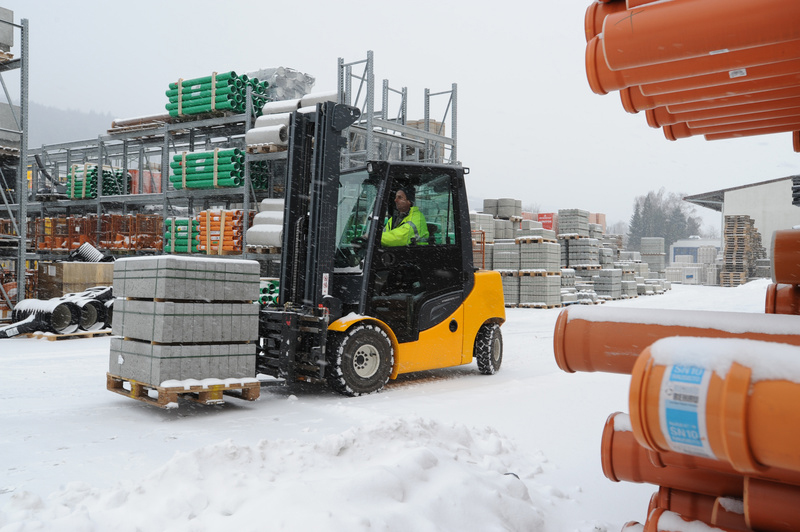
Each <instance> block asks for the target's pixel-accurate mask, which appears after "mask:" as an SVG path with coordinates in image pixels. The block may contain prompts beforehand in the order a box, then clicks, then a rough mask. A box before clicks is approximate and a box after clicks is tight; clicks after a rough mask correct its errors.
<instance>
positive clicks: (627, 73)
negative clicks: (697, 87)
mask: <svg viewBox="0 0 800 532" xmlns="http://www.w3.org/2000/svg"><path fill="white" fill-rule="evenodd" d="M601 40H602V38H601V37H600V36H597V37H594V38H593V39H587V45H586V57H585V61H586V77H587V79H588V81H589V86H590V87H591V89H592V91H593V92H595V93H596V94H608V93H609V92H611V91H615V90H620V89H624V88H626V87H633V86H636V85H642V84H653V83H658V82H667V81H671V80H684V79H687V78H689V79H694V78H696V77H698V76H703V75H709V74H715V73H718V74H719V75H722V76H723V77H729V78H733V77H735V76H736V75H737V74H741V72H740V71H741V70H742V69H751V68H753V67H757V66H760V65H769V64H771V63H778V62H779V61H780V62H788V61H790V60H792V59H800V41H789V42H782V43H777V44H769V45H766V46H758V47H755V48H746V49H744V50H737V51H735V52H730V53H727V54H714V55H707V56H703V57H695V58H693V59H685V60H683V61H671V62H669V63H658V64H655V65H648V66H642V67H637V68H628V69H622V70H611V69H610V68H609V67H608V63H606V58H605V56H604V55H603V49H602V45H601V42H600V41H601ZM746 72H747V74H748V75H751V76H752V72H751V71H750V70H747V71H746ZM643 92H644V89H643ZM669 92H673V91H669Z"/></svg>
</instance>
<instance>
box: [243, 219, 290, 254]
mask: <svg viewBox="0 0 800 532" xmlns="http://www.w3.org/2000/svg"><path fill="white" fill-rule="evenodd" d="M282 243H283V225H278V224H260V225H254V226H253V227H251V228H249V229H248V230H247V245H248V246H266V247H272V248H279V247H281V246H282Z"/></svg>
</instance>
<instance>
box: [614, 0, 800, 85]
mask: <svg viewBox="0 0 800 532" xmlns="http://www.w3.org/2000/svg"><path fill="white" fill-rule="evenodd" d="M798 20H800V2H797V1H796V0H761V1H759V2H731V1H730V0H703V1H702V2H697V1H695V0H672V1H671V2H655V3H652V4H647V5H644V6H640V7H636V8H634V9H630V10H626V11H621V12H618V13H612V14H610V15H608V16H607V17H606V18H605V20H604V22H603V32H602V33H603V41H604V42H603V52H604V54H605V57H606V62H607V63H608V66H609V67H610V68H611V69H612V70H620V69H623V68H634V67H640V66H645V65H654V64H659V63H666V62H669V61H678V60H681V59H689V58H692V57H702V56H705V55H711V54H717V53H727V52H731V51H735V50H741V49H744V48H753V47H756V46H764V45H766V44H774V43H779V42H785V41H791V40H795V39H800V25H798V24H797V21H798Z"/></svg>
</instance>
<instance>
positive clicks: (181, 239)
mask: <svg viewBox="0 0 800 532" xmlns="http://www.w3.org/2000/svg"><path fill="white" fill-rule="evenodd" d="M199 235H200V222H199V221H198V220H197V219H196V218H177V217H174V218H167V219H166V220H164V251H165V252H166V253H197V238H198V236H199Z"/></svg>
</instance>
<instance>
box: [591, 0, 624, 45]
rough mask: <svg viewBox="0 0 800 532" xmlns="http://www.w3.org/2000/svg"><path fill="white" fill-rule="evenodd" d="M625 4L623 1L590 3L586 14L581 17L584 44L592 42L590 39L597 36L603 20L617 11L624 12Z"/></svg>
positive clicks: (601, 28)
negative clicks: (584, 36)
mask: <svg viewBox="0 0 800 532" xmlns="http://www.w3.org/2000/svg"><path fill="white" fill-rule="evenodd" d="M625 9H626V8H625V2H624V1H623V0H614V1H608V2H602V1H598V2H592V3H591V4H589V7H587V8H586V14H585V15H584V17H583V30H584V33H586V42H589V41H590V40H592V37H594V36H595V35H597V34H598V33H600V32H601V31H602V30H603V19H605V18H606V16H608V15H610V14H611V13H616V12H617V11H624V10H625Z"/></svg>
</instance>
